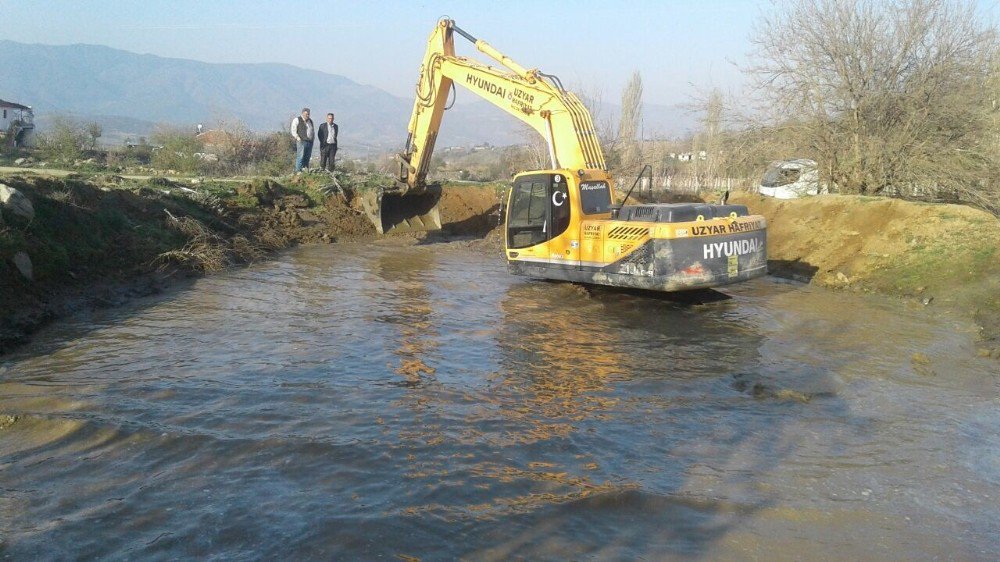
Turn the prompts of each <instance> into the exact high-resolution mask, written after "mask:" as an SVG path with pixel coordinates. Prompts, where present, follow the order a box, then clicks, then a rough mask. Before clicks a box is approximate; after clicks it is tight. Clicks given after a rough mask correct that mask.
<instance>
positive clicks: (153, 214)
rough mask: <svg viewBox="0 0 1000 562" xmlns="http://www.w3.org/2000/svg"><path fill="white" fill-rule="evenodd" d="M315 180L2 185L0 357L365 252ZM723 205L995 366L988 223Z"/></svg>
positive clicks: (491, 222)
mask: <svg viewBox="0 0 1000 562" xmlns="http://www.w3.org/2000/svg"><path fill="white" fill-rule="evenodd" d="M341 180H342V182H343V183H345V184H350V183H351V182H352V181H355V180H354V179H352V178H345V177H342V178H341ZM328 181H329V180H328V179H326V178H325V177H324V176H321V175H309V174H306V175H304V176H299V177H295V178H283V179H276V180H270V179H255V180H232V181H206V182H198V183H191V182H190V181H188V180H184V181H181V180H177V181H170V180H166V179H163V178H151V179H140V178H122V177H118V176H113V175H95V176H90V177H82V176H72V175H71V176H68V177H53V176H45V175H37V174H20V175H11V176H5V177H0V182H2V183H5V184H7V185H9V186H11V187H13V188H15V189H17V190H19V191H20V192H21V193H23V194H24V195H25V196H27V198H28V199H29V200H30V201H31V202H32V204H33V206H34V209H35V216H34V218H33V219H32V220H30V221H26V220H24V219H23V218H21V217H17V216H14V215H13V214H12V213H10V212H8V211H4V212H3V215H2V217H3V219H2V220H3V222H2V223H0V284H2V286H3V289H4V290H3V291H2V293H0V311H2V314H0V352H3V351H4V350H8V349H10V348H11V347H12V346H13V345H16V344H18V343H20V342H24V341H26V339H27V336H28V335H29V334H30V333H31V332H33V331H34V330H35V329H37V328H38V327H39V326H42V325H44V324H45V323H47V322H49V321H51V320H52V319H54V318H58V317H61V316H65V315H66V314H68V313H70V312H72V311H74V310H78V309H80V308H87V307H94V306H107V305H109V304H115V303H119V302H122V301H123V300H125V299H127V298H128V297H130V296H135V295H139V294H146V293H150V292H155V291H158V290H161V289H162V288H163V287H164V286H166V285H167V284H168V283H169V282H170V280H171V279H177V278H180V277H185V276H190V275H192V274H194V275H199V274H203V273H211V272H215V271H219V270H222V269H225V268H227V267H230V266H233V265H239V264H244V263H249V262H253V261H260V260H262V259H266V258H267V256H268V255H270V254H271V253H272V252H274V251H276V250H280V249H282V248H286V247H289V246H293V245H297V244H309V243H336V242H343V241H347V240H374V239H375V238H376V234H375V231H374V229H373V228H372V227H371V225H370V224H369V223H368V221H367V220H366V219H365V217H364V215H363V213H362V212H361V210H360V208H359V207H358V206H357V205H352V204H351V202H349V201H348V200H347V199H345V198H344V197H342V196H341V195H340V194H339V193H337V192H330V191H329V190H324V187H328ZM362 181H363V180H362ZM355 183H357V181H355ZM498 193H499V191H498V188H497V187H495V186H476V185H451V186H446V188H445V196H444V199H443V202H442V213H443V217H444V222H445V231H444V233H443V234H434V235H431V236H432V237H438V238H439V239H440V237H442V236H445V237H447V236H455V235H459V236H470V235H474V236H477V237H490V238H492V239H493V240H496V239H497V238H498V236H499V232H496V224H497V218H498V214H497V213H498V206H499V196H498ZM732 201H733V202H738V203H744V204H747V205H748V206H749V207H750V208H751V210H752V211H753V212H757V213H761V214H763V215H765V216H766V217H767V219H768V224H769V230H768V244H769V258H770V263H769V267H770V270H771V272H772V274H774V275H778V276H783V277H788V278H792V279H797V280H801V281H805V282H809V283H813V284H817V285H820V286H823V287H827V288H830V289H833V290H840V291H854V292H868V293H876V294H881V295H886V296H888V297H892V298H903V299H906V300H907V301H909V302H913V303H920V306H931V307H941V308H947V309H954V310H958V311H960V312H961V313H962V314H966V315H968V316H970V317H972V318H974V319H975V320H976V322H977V323H978V325H979V326H980V327H981V328H982V334H981V341H982V345H981V347H980V350H979V353H981V354H993V355H994V356H996V355H997V354H998V353H1000V352H998V351H997V350H998V345H1000V343H998V339H997V338H998V336H1000V296H998V295H1000V221H998V220H997V218H996V217H994V216H992V215H990V214H988V213H985V212H982V211H978V210H975V209H971V208H968V207H961V206H955V205H932V204H920V203H908V202H904V201H899V200H891V199H881V198H865V197H849V196H835V195H831V196H821V197H813V198H809V199H803V200H797V201H777V200H774V199H770V198H765V197H760V196H756V195H750V194H737V195H735V196H734V197H733V199H732ZM483 248H484V251H487V252H495V251H496V249H497V246H496V245H495V244H486V245H483ZM19 253H21V254H23V255H26V256H28V258H29V259H30V261H31V265H32V267H31V269H32V271H31V272H30V278H29V276H26V275H25V274H24V272H22V271H20V270H19V268H18V267H17V265H16V264H15V259H14V258H15V256H16V255H18V254H19Z"/></svg>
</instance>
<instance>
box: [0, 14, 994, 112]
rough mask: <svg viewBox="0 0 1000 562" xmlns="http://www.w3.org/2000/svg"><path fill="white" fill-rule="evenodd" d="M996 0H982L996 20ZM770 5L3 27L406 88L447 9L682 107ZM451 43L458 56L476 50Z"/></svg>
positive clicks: (117, 20)
mask: <svg viewBox="0 0 1000 562" xmlns="http://www.w3.org/2000/svg"><path fill="white" fill-rule="evenodd" d="M998 2H1000V0H979V1H978V3H979V6H980V8H981V11H982V13H983V14H984V15H986V16H987V17H989V18H991V20H992V21H994V22H996V21H998V20H1000V18H998V14H1000V7H998ZM768 7H769V3H768V2H767V1H766V0H762V1H754V0H702V1H697V2H696V1H686V2H672V1H631V2H616V1H613V0H604V1H590V0H563V1H545V0H535V1H521V0H493V1H479V0H466V1H462V2H457V1H456V2H449V1H441V2H433V1H419V0H417V1H415V0H410V1H392V2H390V1H363V0H355V1H339V0H338V1H333V0H310V1H299V0H287V1H281V0H271V1H267V0H240V1H234V0H210V1H204V0H198V1H195V0H169V1H166V0H162V1H158V0H145V1H141V0H135V1H131V0H31V1H25V0H0V38H6V39H11V40H14V41H20V42H25V43H45V44H55V45H65V44H72V43H89V44H98V45H107V46H110V47H115V48H119V49H125V50H128V51H133V52H138V53H150V54H154V55H160V56H165V57H178V58H189V59H195V60H201V61H206V62H282V63H289V64H293V65H296V66H301V67H304V68H310V69H315V70H321V71H324V72H330V73H334V74H341V75H343V76H346V77H348V78H350V79H352V80H354V81H356V82H360V83H363V84H371V85H374V86H377V87H379V88H382V89H384V90H387V91H389V92H390V93H393V94H396V95H400V96H404V97H410V96H411V95H412V92H413V85H414V83H415V82H416V78H417V67H418V65H419V63H420V58H421V57H422V55H423V51H424V48H425V45H426V41H427V37H428V35H429V33H430V31H431V30H432V28H433V26H434V24H435V22H436V21H437V19H438V18H439V17H440V16H443V15H447V16H449V17H451V18H452V19H454V20H455V21H456V22H457V24H458V25H459V26H460V27H462V28H463V29H465V30H466V31H468V32H469V33H471V34H473V35H475V36H477V37H479V38H480V39H484V40H486V41H487V42H489V43H491V44H492V45H493V46H494V47H496V48H498V49H499V50H500V51H502V52H504V53H505V54H507V55H508V56H510V57H511V58H513V59H514V60H516V61H518V62H519V63H521V64H523V65H524V66H526V67H529V68H531V67H539V68H541V69H542V70H544V71H545V72H548V73H551V74H556V75H558V76H559V77H560V78H562V79H563V82H564V83H565V84H566V85H567V86H568V87H571V88H572V89H575V90H578V91H582V92H583V93H586V94H590V95H595V94H598V95H600V96H601V97H602V98H603V99H604V100H605V101H612V102H617V101H618V98H619V97H620V91H621V89H622V86H623V85H624V84H625V82H626V80H627V79H628V77H629V75H630V74H631V73H632V71H633V70H639V71H640V72H641V73H642V77H643V84H644V90H645V95H644V101H645V102H646V103H661V104H674V103H678V102H685V101H688V99H689V96H690V95H691V94H692V93H693V92H694V91H695V87H697V88H702V89H703V88H705V87H708V86H712V85H714V86H720V87H723V88H730V87H734V86H737V85H738V84H740V82H741V79H740V76H739V72H738V70H737V69H736V68H735V67H734V66H733V63H734V62H740V61H742V59H743V57H744V56H745V54H746V52H747V50H748V49H749V43H748V40H747V37H748V35H749V34H750V32H751V30H752V27H753V24H754V21H755V20H756V19H757V18H758V15H759V14H760V13H761V10H765V9H767V8H768ZM456 40H457V41H459V47H458V49H459V54H465V55H470V54H472V52H473V51H474V49H472V48H471V45H468V43H467V42H465V41H464V40H461V39H458V38H457V39H456ZM477 54H478V53H477ZM692 84H693V85H695V87H693V86H692ZM460 98H465V99H469V98H472V96H471V95H461V92H460Z"/></svg>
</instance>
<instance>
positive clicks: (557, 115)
mask: <svg viewBox="0 0 1000 562" xmlns="http://www.w3.org/2000/svg"><path fill="white" fill-rule="evenodd" d="M456 33H457V34H459V35H461V36H462V37H464V38H466V39H468V40H469V41H471V42H472V43H473V44H475V46H476V49H478V50H479V52H481V53H483V54H485V55H487V56H488V57H490V58H491V59H493V60H494V61H496V62H498V63H499V64H500V65H502V66H503V68H494V67H492V66H488V65H485V64H482V63H480V62H477V61H474V60H471V59H468V58H465V57H460V56H457V55H456V54H455V40H454V36H455V34H456ZM456 85H457V86H462V87H464V88H466V89H467V90H469V91H471V92H473V93H474V94H476V95H478V96H480V97H481V98H483V99H484V100H486V101H488V102H490V103H492V104H493V105H495V106H497V107H499V108H500V109H502V110H504V111H506V112H507V113H509V114H510V115H512V116H514V117H515V118H517V119H519V120H521V121H523V122H524V123H526V124H527V125H528V126H529V127H531V128H532V129H534V130H535V131H537V132H538V134H540V135H542V137H543V138H544V139H545V141H546V144H547V145H548V149H549V158H550V160H551V164H552V168H553V169H570V170H580V169H597V170H603V169H605V163H604V154H603V152H602V151H601V146H600V143H599V142H598V139H597V133H596V131H595V128H594V123H593V121H592V119H591V117H590V112H589V111H587V109H586V107H584V105H583V103H581V102H580V100H579V98H577V97H576V95H575V94H573V93H572V92H568V91H566V90H565V88H563V87H562V84H561V83H560V82H559V79H558V78H556V77H555V76H552V75H548V74H544V73H542V72H540V71H538V70H537V69H526V68H524V67H522V66H521V65H519V64H517V63H516V62H514V61H513V60H511V59H510V58H509V57H507V56H506V55H504V54H502V53H500V52H499V51H497V50H496V49H495V48H493V47H492V46H491V45H489V44H488V43H486V42H485V41H482V40H479V39H476V38H475V37H473V36H472V35H470V34H468V33H467V32H465V31H464V30H462V29H461V28H459V27H458V26H457V25H455V22H454V21H453V20H449V19H442V20H440V21H439V22H438V24H437V26H435V28H434V31H433V33H431V36H430V39H428V42H427V50H426V52H425V54H424V58H423V62H422V63H421V66H420V77H419V79H418V81H417V88H416V97H415V99H414V103H413V112H412V114H411V116H410V122H409V126H408V135H407V139H406V145H405V148H404V151H403V152H402V153H401V154H398V155H397V159H398V161H399V164H400V167H399V176H398V178H397V180H398V181H397V184H396V186H395V187H394V188H393V189H391V190H387V191H384V192H383V193H381V194H380V196H379V200H378V201H375V202H374V203H373V204H368V203H366V210H368V212H369V215H372V218H373V220H374V219H375V218H376V216H378V219H379V220H378V221H375V223H376V226H381V228H380V229H379V230H380V231H384V232H388V231H389V230H434V229H437V228H440V218H439V216H438V214H437V213H436V210H437V209H436V201H437V199H436V198H438V197H439V193H440V192H439V189H436V188H435V187H434V186H429V185H428V184H427V172H428V169H429V167H430V162H431V157H432V155H433V153H434V143H435V142H436V141H437V135H438V131H439V130H440V128H441V121H442V118H443V116H444V112H445V110H446V109H447V103H448V98H449V93H450V92H451V91H452V90H453V89H454V88H455V87H456ZM380 223H381V224H380Z"/></svg>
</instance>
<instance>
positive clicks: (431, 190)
mask: <svg viewBox="0 0 1000 562" xmlns="http://www.w3.org/2000/svg"><path fill="white" fill-rule="evenodd" d="M440 201H441V186H440V185H437V184H433V185H429V186H427V188H426V189H424V190H422V191H421V192H419V193H417V192H412V191H410V192H406V193H403V194H401V191H399V190H392V189H380V190H377V191H369V192H367V193H365V194H364V196H363V197H362V199H361V203H362V205H363V206H364V209H365V214H367V215H368V219H369V220H371V221H372V224H374V225H375V229H376V230H378V233H379V234H388V233H390V232H420V231H426V230H441V212H440V210H439V209H438V203H439V202H440Z"/></svg>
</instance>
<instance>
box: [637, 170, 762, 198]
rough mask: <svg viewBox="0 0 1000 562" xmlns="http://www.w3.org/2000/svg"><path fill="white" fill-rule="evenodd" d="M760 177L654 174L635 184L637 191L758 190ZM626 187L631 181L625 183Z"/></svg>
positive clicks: (698, 191) (697, 192)
mask: <svg viewBox="0 0 1000 562" xmlns="http://www.w3.org/2000/svg"><path fill="white" fill-rule="evenodd" d="M758 183H759V178H722V177H707V176H690V175H683V176H681V175H674V176H653V177H652V178H648V177H644V178H642V179H640V180H639V183H638V184H637V185H636V186H635V189H636V193H640V194H642V193H654V192H672V193H693V194H699V193H702V192H715V191H739V190H746V191H750V190H754V191H755V190H756V189H757V184H758ZM624 185H625V186H626V189H627V187H628V186H631V185H632V184H631V183H627V184H624Z"/></svg>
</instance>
